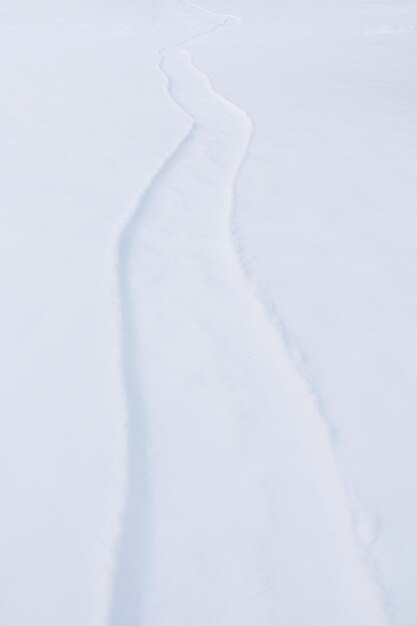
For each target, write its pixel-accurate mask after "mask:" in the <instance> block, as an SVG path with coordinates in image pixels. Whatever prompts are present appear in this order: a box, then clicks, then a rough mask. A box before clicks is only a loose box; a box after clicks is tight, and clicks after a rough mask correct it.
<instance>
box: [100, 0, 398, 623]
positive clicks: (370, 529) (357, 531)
mask: <svg viewBox="0 0 417 626" xmlns="http://www.w3.org/2000/svg"><path fill="white" fill-rule="evenodd" d="M179 3H180V4H182V5H183V6H184V7H187V8H192V9H194V10H197V11H199V12H200V13H203V14H205V15H208V16H210V17H211V18H215V19H216V20H220V22H218V21H217V22H216V24H214V25H213V26H211V27H210V28H209V29H207V30H205V31H203V32H200V33H197V34H195V35H193V36H191V37H188V38H185V39H183V40H181V41H180V42H177V43H175V44H172V45H169V46H166V47H164V48H162V49H161V50H160V51H159V61H158V67H159V70H160V72H161V73H162V74H163V75H164V78H165V82H166V91H167V93H168V95H169V96H170V98H171V100H172V101H173V102H174V103H175V105H176V106H177V107H178V108H179V109H180V110H181V111H182V112H183V113H184V114H185V116H186V117H187V119H188V120H189V121H190V126H189V129H188V131H187V133H186V135H185V136H184V137H183V138H182V139H181V141H180V142H179V143H178V144H177V146H175V147H174V149H173V150H172V152H171V153H170V154H168V155H167V157H166V158H165V159H164V160H163V161H162V163H161V165H160V166H159V168H158V170H157V171H156V173H155V174H154V176H153V177H152V178H151V179H150V180H149V182H148V184H147V186H146V188H145V190H144V192H143V193H142V195H141V197H140V199H139V202H138V204H137V208H136V209H135V210H134V212H133V213H132V214H131V215H130V217H129V218H128V220H127V222H126V224H125V225H124V227H123V229H122V231H121V234H120V236H119V240H118V246H117V259H118V260H117V280H118V291H119V303H120V324H121V331H120V333H121V335H120V340H121V354H122V371H123V379H124V385H125V394H126V413H127V432H128V437H127V472H126V488H125V509H124V511H123V515H122V519H121V525H122V529H121V536H120V539H119V542H118V546H117V553H116V557H115V561H116V564H115V571H114V575H113V590H112V595H113V597H112V604H111V610H110V618H109V626H123V625H124V624H128V623H129V624H130V623H132V620H133V622H134V623H139V622H140V620H141V614H142V613H143V611H144V604H145V600H144V598H145V597H146V592H145V590H146V577H145V571H146V536H147V532H148V528H149V523H150V521H149V517H148V512H147V511H145V512H144V513H143V511H144V509H145V507H146V498H147V458H146V455H147V451H146V424H145V423H144V420H143V419H141V415H142V413H143V411H142V407H141V398H140V390H139V389H138V385H137V381H138V380H139V375H138V371H137V363H138V358H137V356H138V355H137V354H136V353H135V349H134V347H133V346H134V342H133V341H132V338H133V336H134V328H135V320H134V317H133V314H132V313H133V311H132V299H131V292H130V280H129V276H130V257H131V251H132V244H133V240H134V234H135V232H136V228H137V225H138V222H139V218H140V216H141V212H142V208H144V207H145V205H146V203H147V200H148V198H149V196H150V194H151V193H152V190H153V189H154V188H155V187H156V186H158V184H159V181H160V179H161V178H162V177H163V175H164V173H165V172H166V171H167V170H168V169H169V167H170V166H171V164H172V163H173V162H174V161H175V160H176V159H177V158H178V157H179V156H180V155H181V153H182V151H184V150H185V149H186V147H187V146H188V144H189V143H190V142H191V141H192V139H193V137H194V134H195V132H196V129H197V127H198V120H196V119H195V118H193V116H192V115H191V114H190V113H189V111H187V110H186V109H185V108H184V107H183V106H182V104H181V103H180V102H179V101H178V99H177V98H176V96H175V94H174V92H173V88H172V87H173V78H172V77H171V76H170V74H169V72H168V70H167V69H166V67H165V60H166V57H167V55H168V54H169V52H170V51H171V50H175V49H179V48H183V47H184V46H186V45H187V44H190V43H192V42H193V41H195V40H197V39H199V38H201V37H205V36H206V35H209V34H211V33H213V32H214V31H216V30H217V29H219V28H222V27H223V26H226V25H228V24H229V22H230V21H231V20H237V21H239V18H238V17H235V16H230V15H220V14H217V13H214V12H212V11H209V10H207V9H203V8H202V7H200V6H198V5H195V4H193V3H188V2H182V1H181V0H179ZM190 61H191V63H192V64H193V67H194V68H195V69H196V70H197V71H198V72H199V73H200V74H201V75H202V76H204V78H205V80H206V81H207V83H208V84H209V87H210V90H211V92H212V94H213V95H214V96H215V97H216V98H218V99H220V100H222V101H224V102H226V103H227V104H228V105H229V106H232V107H233V108H234V109H235V111H236V113H237V114H238V115H239V116H240V117H241V119H242V120H244V122H245V126H246V137H245V146H244V150H243V151H242V154H241V158H240V162H239V164H238V167H237V169H236V170H235V172H234V180H233V190H232V202H231V205H230V214H229V225H230V237H231V243H232V246H233V249H234V251H235V255H236V259H237V261H238V265H239V268H240V271H241V273H242V275H243V277H244V278H245V280H246V283H247V285H248V287H249V288H250V290H251V292H252V293H253V295H254V296H255V297H256V299H257V300H258V301H259V302H260V304H261V306H262V309H263V311H264V313H265V316H266V318H267V320H268V322H269V324H270V325H271V326H272V327H273V328H274V330H275V332H276V333H277V334H278V336H279V338H280V339H281V341H282V344H283V345H284V347H285V350H286V353H287V355H288V357H289V359H290V361H291V362H292V363H293V364H294V365H295V367H296V369H297V371H298V373H299V375H300V377H301V378H302V380H303V382H304V385H305V386H306V387H307V389H308V392H309V395H310V397H311V399H312V401H313V403H314V405H315V408H316V412H317V415H318V417H319V418H320V419H321V420H322V421H324V422H325V424H326V427H327V432H328V434H329V437H330V440H331V444H332V449H333V453H334V458H335V464H336V466H337V471H338V473H339V476H340V480H341V486H342V488H343V490H344V492H345V494H346V499H347V503H348V507H349V511H350V514H351V518H352V527H353V535H354V537H355V543H356V545H357V546H358V549H359V552H360V553H361V556H362V559H363V561H364V563H365V565H366V567H367V570H368V572H369V573H370V575H371V576H372V580H373V583H374V586H375V588H376V589H377V590H378V593H379V596H380V599H381V603H382V605H383V609H384V615H385V617H386V621H387V624H388V623H389V624H394V619H393V615H392V609H391V606H390V601H389V597H388V594H387V592H386V589H385V588H384V586H383V584H382V582H381V580H380V575H379V572H378V568H377V565H376V562H375V560H374V559H373V556H372V553H371V548H372V545H373V543H374V542H375V541H376V538H377V536H378V531H379V528H378V526H377V525H376V524H371V523H370V522H369V519H368V517H367V516H366V515H364V508H363V506H361V504H360V503H359V498H358V496H357V494H356V492H355V489H354V486H353V485H352V484H351V483H350V481H349V480H348V478H347V477H346V476H345V475H344V472H343V470H342V461H341V458H340V455H339V452H338V446H339V442H338V433H337V429H336V427H335V425H334V423H333V422H332V420H331V418H330V417H329V416H328V415H327V413H326V410H325V407H324V403H323V402H322V399H321V396H320V391H319V389H318V387H317V385H316V383H315V381H314V377H313V376H312V374H311V369H310V367H309V365H308V362H307V359H306V358H305V356H304V355H303V353H302V350H301V349H300V347H299V346H298V345H297V342H296V341H295V340H294V338H293V337H292V336H291V335H290V333H289V332H288V330H287V328H286V326H285V324H284V322H283V320H282V319H281V317H280V315H279V313H278V311H277V310H276V306H275V304H274V303H273V301H272V299H271V298H270V296H269V294H268V292H267V290H266V289H265V288H264V287H263V286H262V285H261V284H260V283H259V281H258V280H257V278H256V277H255V276H254V273H253V271H252V268H251V263H250V260H249V255H248V254H247V252H246V247H245V243H244V241H243V237H242V235H241V233H240V231H239V226H238V204H239V194H238V181H239V177H240V174H241V172H242V169H243V167H244V165H245V163H246V159H247V156H248V154H249V152H250V146H251V143H252V141H253V138H254V134H255V131H256V126H255V123H254V121H253V120H252V118H251V116H250V115H249V113H248V112H247V111H246V110H245V109H243V108H242V107H241V106H239V105H237V104H236V103H234V102H232V101H231V100H230V99H228V98H225V97H224V96H222V95H221V94H219V93H218V92H216V90H215V89H214V87H213V85H212V82H211V80H210V78H209V76H207V75H206V74H204V73H203V72H201V70H199V69H198V68H197V67H196V66H195V65H194V63H193V62H192V59H191V57H190ZM138 445H139V446H140V448H139V449H138ZM139 528H141V532H138V529H139ZM363 528H365V529H366V530H365V532H364V531H363V530H362V529H363Z"/></svg>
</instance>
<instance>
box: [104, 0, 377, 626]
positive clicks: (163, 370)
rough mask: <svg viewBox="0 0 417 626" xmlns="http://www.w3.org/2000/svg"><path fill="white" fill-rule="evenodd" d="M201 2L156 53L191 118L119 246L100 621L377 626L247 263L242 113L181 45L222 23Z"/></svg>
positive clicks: (297, 380) (297, 388) (319, 426)
mask: <svg viewBox="0 0 417 626" xmlns="http://www.w3.org/2000/svg"><path fill="white" fill-rule="evenodd" d="M194 8H196V9H197V7H194ZM198 10H200V11H202V12H204V13H207V14H209V13H210V12H208V11H205V10H203V9H200V8H198ZM210 15H211V17H216V19H219V18H220V19H221V21H220V22H216V23H215V24H213V25H211V26H210V28H209V29H207V30H206V31H205V32H203V33H198V34H197V35H194V36H193V37H190V38H188V39H186V40H184V41H182V42H180V43H178V44H175V45H172V46H169V47H167V48H164V49H163V50H161V52H160V69H161V71H162V72H163V73H164V75H165V76H166V78H167V89H168V93H169V95H170V97H171V99H172V100H173V102H174V103H175V105H176V106H177V107H179V109H180V110H181V111H182V112H183V113H184V115H186V116H187V118H188V119H189V122H190V126H189V131H188V133H187V135H186V136H185V137H184V138H183V139H182V140H181V142H180V143H179V145H178V146H177V147H176V148H175V150H174V151H173V152H172V154H171V155H169V156H168V158H167V159H166V160H165V161H164V162H163V164H162V165H161V167H160V169H159V170H158V172H157V173H156V174H155V176H154V177H153V178H152V180H151V181H150V183H149V185H148V187H147V189H146V191H145V193H144V194H143V196H142V198H141V200H140V202H139V205H138V209H137V210H136V212H135V213H134V214H133V215H132V217H131V218H130V220H129V222H128V223H127V225H126V227H125V229H124V231H123V234H122V236H121V238H120V242H119V263H118V278H119V293H120V303H121V325H122V355H123V370H124V379H125V386H126V400H127V410H128V477H127V478H128V481H127V491H126V507H125V512H124V517H123V529H122V530H123V532H122V537H121V541H120V545H119V552H118V555H117V564H116V570H115V575H114V589H113V603H112V609H111V616H110V624H111V626H127V625H129V626H133V625H135V626H136V625H137V626H139V624H140V625H141V626H160V625H161V624H167V625H169V626H171V625H172V626H174V625H175V626H176V625H178V626H180V625H181V626H184V624H199V626H206V625H207V626H209V625H210V626H212V624H214V623H216V624H218V625H219V626H230V625H232V624H242V625H243V624H248V625H249V624H250V625H253V624H256V625H257V626H273V625H275V624H276V623H280V621H281V620H283V623H309V624H310V625H311V626H314V625H315V624H317V626H319V625H320V626H322V625H323V624H325V623H329V624H330V623H335V622H334V620H335V619H336V621H337V623H338V626H352V624H355V625H356V624H357V625H362V624H363V626H365V625H366V626H380V625H381V624H383V623H384V617H383V615H382V614H381V612H380V607H379V605H378V600H377V598H376V596H375V594H374V592H373V586H372V584H371V583H370V582H369V580H368V573H367V571H366V568H365V567H364V565H363V563H362V562H361V560H360V558H359V556H358V554H357V549H356V545H355V541H354V539H353V536H352V533H351V530H350V513H351V512H349V510H348V508H347V506H346V502H345V494H344V493H342V490H341V489H340V475H339V472H338V470H337V468H336V465H335V461H334V455H333V449H332V445H331V442H330V439H329V436H328V434H327V432H326V429H325V425H324V423H321V421H320V420H318V419H317V406H316V403H315V401H314V398H313V397H312V394H311V393H310V391H311V390H307V389H306V381H305V378H303V377H300V373H299V367H298V370H297V368H296V367H295V366H294V364H293V362H292V361H291V360H290V359H289V357H288V353H290V355H291V353H293V354H292V356H293V358H294V349H293V348H292V344H291V343H290V342H289V341H288V339H287V341H286V340H285V333H284V332H283V326H282V324H281V323H280V322H279V318H278V316H277V315H276V312H275V311H273V310H272V309H271V307H270V306H269V305H268V301H267V299H266V295H264V297H262V295H261V294H260V293H259V290H258V289H257V287H256V285H254V284H253V281H252V280H251V277H250V275H249V268H248V267H247V266H245V256H244V252H243V250H242V245H241V242H240V239H239V234H238V230H237V228H236V205H237V193H236V184H237V179H238V176H239V173H240V171H241V168H242V164H243V163H244V161H245V158H246V155H247V153H248V148H249V145H250V141H251V138H252V135H253V129H254V127H253V123H252V121H251V119H250V118H249V116H248V115H247V113H246V112H245V111H243V110H242V109H241V108H240V107H238V106H237V105H235V104H233V103H231V102H230V101H228V100H226V99H225V98H223V97H222V96H220V95H219V94H217V93H216V92H215V91H214V89H213V87H212V85H211V83H210V80H209V79H208V77H207V76H205V75H204V74H202V73H201V72H200V71H199V70H198V69H197V68H196V67H195V66H194V64H193V62H192V60H191V58H190V56H189V54H188V53H186V52H185V51H184V49H185V47H186V46H187V45H188V44H190V43H191V42H193V41H194V40H197V39H199V38H200V37H203V36H206V35H207V34H209V33H213V32H214V31H215V30H217V29H219V28H220V27H222V26H224V25H226V24H227V23H228V21H229V19H230V18H229V17H227V16H214V14H210ZM231 224H232V225H233V226H234V227H233V228H232V231H231V228H230V226H231ZM231 236H232V239H231ZM236 252H237V254H236ZM248 285H251V288H248ZM265 313H267V314H268V319H269V321H270V322H271V323H267V320H266V317H265ZM277 330H278V331H279V332H278V333H277V332H276V331H277ZM284 344H286V346H285V345H284ZM306 563H309V569H308V571H307V568H306ZM338 570H340V571H338ZM335 571H338V577H337V578H336V580H334V587H333V586H332V584H333V583H332V578H333V576H334V572H335ZM300 597H303V603H300V602H299V598H300ZM355 603H356V606H355ZM312 615H315V616H316V619H317V622H313V621H312V619H311V616H312Z"/></svg>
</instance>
